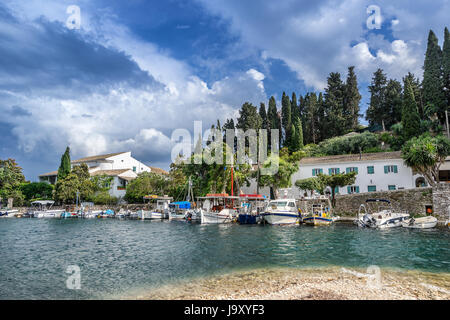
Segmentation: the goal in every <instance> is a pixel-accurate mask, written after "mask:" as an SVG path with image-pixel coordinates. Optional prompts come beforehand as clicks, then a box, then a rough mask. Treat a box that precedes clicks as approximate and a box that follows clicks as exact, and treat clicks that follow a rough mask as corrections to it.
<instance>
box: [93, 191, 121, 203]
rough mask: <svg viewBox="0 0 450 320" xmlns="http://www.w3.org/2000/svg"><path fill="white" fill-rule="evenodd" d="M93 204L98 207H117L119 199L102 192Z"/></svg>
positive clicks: (96, 196)
mask: <svg viewBox="0 0 450 320" xmlns="http://www.w3.org/2000/svg"><path fill="white" fill-rule="evenodd" d="M92 202H94V204H98V205H116V204H117V202H118V199H117V197H114V196H111V195H110V194H109V193H108V192H100V193H98V194H96V195H94V196H93V198H92Z"/></svg>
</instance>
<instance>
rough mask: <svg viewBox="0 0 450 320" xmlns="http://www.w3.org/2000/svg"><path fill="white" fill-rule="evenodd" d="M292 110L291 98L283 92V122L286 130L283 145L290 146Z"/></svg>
mask: <svg viewBox="0 0 450 320" xmlns="http://www.w3.org/2000/svg"><path fill="white" fill-rule="evenodd" d="M291 113H292V110H291V100H290V99H289V96H287V95H286V93H285V92H283V97H282V98H281V123H282V126H283V130H284V136H283V146H288V145H289V141H290V138H291V127H292V114H291Z"/></svg>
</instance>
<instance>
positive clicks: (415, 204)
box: [334, 187, 442, 216]
mask: <svg viewBox="0 0 450 320" xmlns="http://www.w3.org/2000/svg"><path fill="white" fill-rule="evenodd" d="M374 198H376V199H387V200H389V201H391V203H392V206H393V208H394V209H398V210H401V211H407V212H408V213H409V214H411V215H413V214H414V215H425V214H426V207H427V206H433V191H432V188H430V187H427V188H416V189H406V190H396V191H382V192H370V193H359V194H352V195H337V196H336V207H335V208H334V212H335V214H336V215H340V216H356V215H357V214H358V209H359V207H360V205H361V204H362V203H365V201H366V200H367V199H374ZM434 214H436V215H442V212H438V211H437V210H434Z"/></svg>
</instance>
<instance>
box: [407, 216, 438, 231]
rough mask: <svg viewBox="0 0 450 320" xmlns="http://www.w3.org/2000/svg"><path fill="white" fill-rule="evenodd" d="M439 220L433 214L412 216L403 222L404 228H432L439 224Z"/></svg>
mask: <svg viewBox="0 0 450 320" xmlns="http://www.w3.org/2000/svg"><path fill="white" fill-rule="evenodd" d="M437 222H438V220H437V219H436V218H435V217H433V216H427V217H420V218H411V219H408V220H405V221H403V222H402V227H403V228H410V229H430V228H434V227H436V225H437Z"/></svg>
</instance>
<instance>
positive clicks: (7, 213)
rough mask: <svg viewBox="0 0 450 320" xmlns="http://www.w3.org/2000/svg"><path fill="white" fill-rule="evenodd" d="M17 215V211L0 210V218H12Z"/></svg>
mask: <svg viewBox="0 0 450 320" xmlns="http://www.w3.org/2000/svg"><path fill="white" fill-rule="evenodd" d="M18 213H19V210H8V209H5V210H0V218H13V217H15V215H16V214H18Z"/></svg>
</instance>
